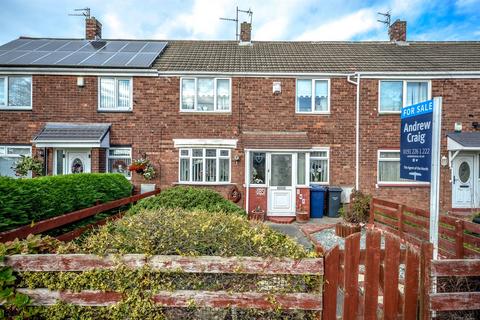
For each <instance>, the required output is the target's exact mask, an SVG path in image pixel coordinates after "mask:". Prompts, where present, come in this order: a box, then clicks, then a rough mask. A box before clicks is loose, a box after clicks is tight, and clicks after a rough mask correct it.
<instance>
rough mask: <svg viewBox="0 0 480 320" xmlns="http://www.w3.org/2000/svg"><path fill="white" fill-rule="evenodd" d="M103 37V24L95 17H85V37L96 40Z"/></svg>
mask: <svg viewBox="0 0 480 320" xmlns="http://www.w3.org/2000/svg"><path fill="white" fill-rule="evenodd" d="M101 38H102V24H101V23H100V21H98V20H97V19H95V17H91V18H86V19H85V39H87V40H96V39H101Z"/></svg>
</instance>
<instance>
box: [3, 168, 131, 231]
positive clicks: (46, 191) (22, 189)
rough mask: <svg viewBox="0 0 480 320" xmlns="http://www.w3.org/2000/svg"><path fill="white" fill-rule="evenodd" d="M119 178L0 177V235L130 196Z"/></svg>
mask: <svg viewBox="0 0 480 320" xmlns="http://www.w3.org/2000/svg"><path fill="white" fill-rule="evenodd" d="M131 192H132V185H131V184H130V182H129V181H128V180H127V179H126V178H125V177H124V176H123V175H120V174H111V173H84V174H74V175H64V176H48V177H39V178H35V179H12V178H6V177H0V231H4V230H10V229H14V228H17V227H19V226H23V225H28V224H30V223H32V222H38V221H40V220H44V219H48V218H51V217H55V216H59V215H62V214H65V213H69V212H72V211H75V210H79V209H83V208H88V207H91V206H92V205H94V204H95V203H96V202H97V201H100V202H102V203H103V202H108V201H112V200H115V199H120V198H124V197H128V196H130V195H131Z"/></svg>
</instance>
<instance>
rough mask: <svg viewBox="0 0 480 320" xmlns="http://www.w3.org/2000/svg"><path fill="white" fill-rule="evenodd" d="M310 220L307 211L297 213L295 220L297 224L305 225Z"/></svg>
mask: <svg viewBox="0 0 480 320" xmlns="http://www.w3.org/2000/svg"><path fill="white" fill-rule="evenodd" d="M309 219H310V214H309V213H308V212H307V211H298V212H297V214H296V220H297V222H298V223H306V222H308V220H309Z"/></svg>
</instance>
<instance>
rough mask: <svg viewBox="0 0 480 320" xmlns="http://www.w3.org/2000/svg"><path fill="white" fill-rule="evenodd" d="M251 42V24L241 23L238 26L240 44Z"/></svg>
mask: <svg viewBox="0 0 480 320" xmlns="http://www.w3.org/2000/svg"><path fill="white" fill-rule="evenodd" d="M250 41H252V24H250V23H248V22H242V24H241V25H240V42H250Z"/></svg>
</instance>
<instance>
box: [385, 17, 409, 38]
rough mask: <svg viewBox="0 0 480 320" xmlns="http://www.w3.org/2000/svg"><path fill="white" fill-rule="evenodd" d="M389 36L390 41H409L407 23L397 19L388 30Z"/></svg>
mask: <svg viewBox="0 0 480 320" xmlns="http://www.w3.org/2000/svg"><path fill="white" fill-rule="evenodd" d="M388 35H389V36H390V41H395V42H397V41H407V21H400V20H399V19H397V20H396V21H395V22H394V23H392V25H391V26H390V27H389V28H388Z"/></svg>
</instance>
